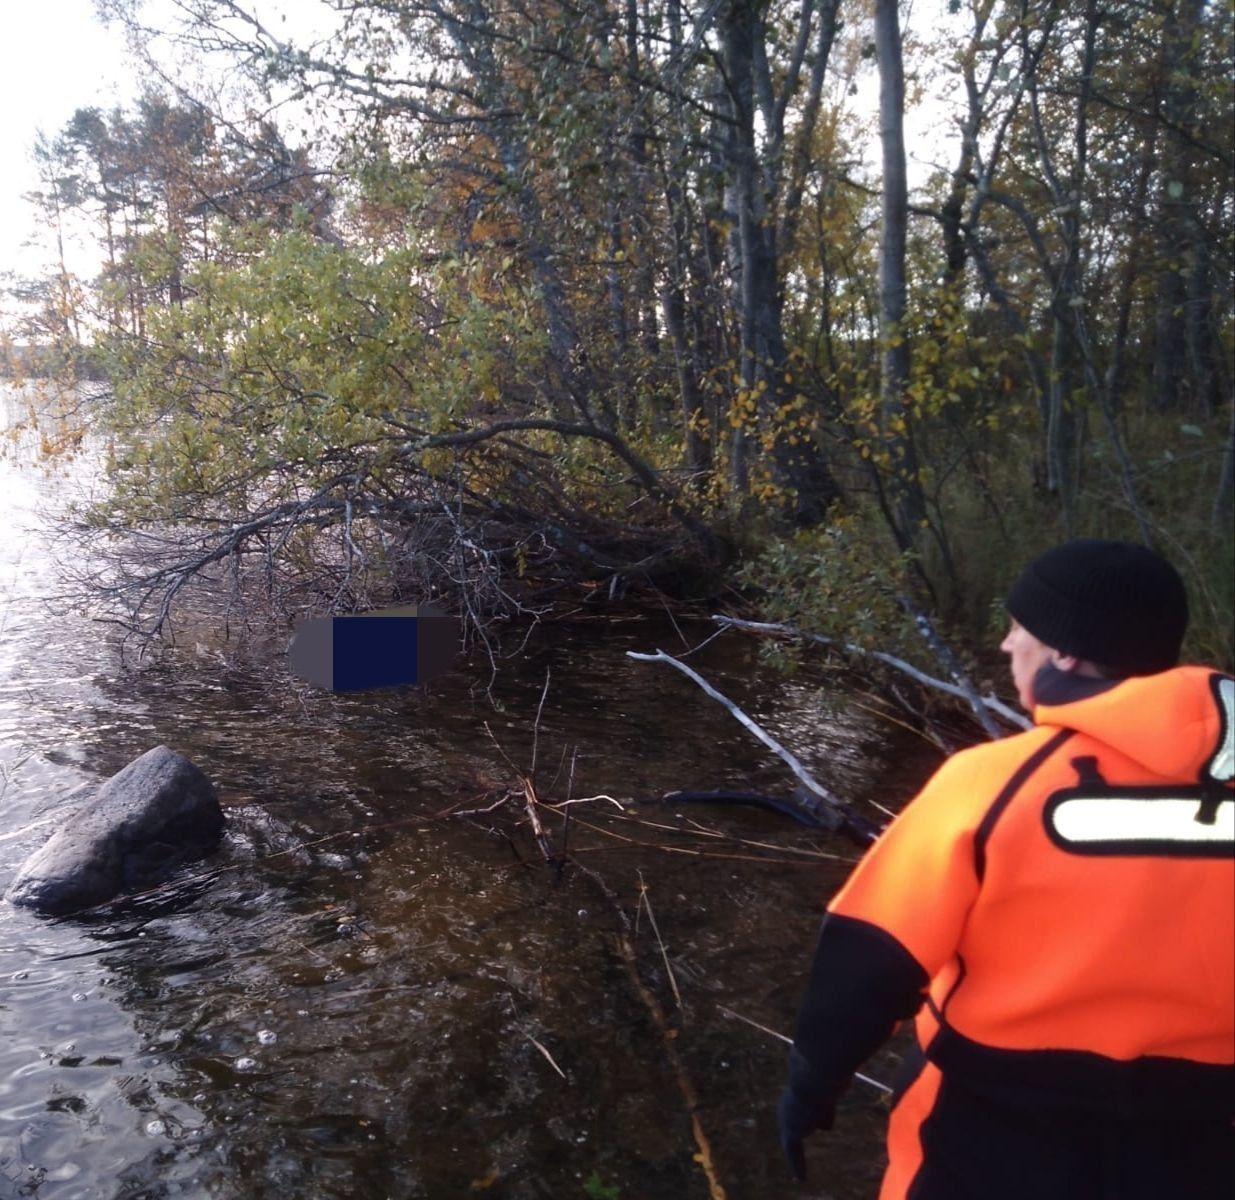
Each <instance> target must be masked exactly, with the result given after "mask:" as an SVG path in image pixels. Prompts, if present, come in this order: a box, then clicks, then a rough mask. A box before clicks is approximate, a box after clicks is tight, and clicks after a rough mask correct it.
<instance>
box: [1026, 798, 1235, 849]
mask: <svg viewBox="0 0 1235 1200" xmlns="http://www.w3.org/2000/svg"><path fill="white" fill-rule="evenodd" d="M1202 801H1203V796H1201V795H1200V794H1199V793H1193V794H1182V795H1181V794H1178V793H1176V794H1173V795H1172V794H1167V795H1164V794H1163V793H1162V792H1161V791H1149V790H1146V791H1128V792H1122V791H1107V792H1103V793H1101V794H1094V793H1092V792H1091V793H1088V794H1086V792H1085V791H1080V790H1078V791H1070V792H1063V793H1060V794H1058V795H1056V796H1054V797H1052V798H1051V800H1050V801H1049V803H1048V804H1047V806H1046V811H1045V813H1044V818H1043V819H1044V820H1045V822H1046V829H1047V832H1048V833H1049V834H1050V837H1051V841H1053V842H1054V843H1055V844H1056V845H1057V846H1059V847H1061V848H1062V849H1064V850H1070V851H1071V852H1072V853H1074V854H1155V853H1156V854H1188V855H1201V856H1204V857H1206V858H1208V857H1210V856H1213V857H1222V856H1224V855H1228V854H1232V853H1235V801H1233V800H1224V801H1222V802H1221V803H1220V804H1219V805H1218V806H1217V810H1216V815H1215V819H1214V821H1213V822H1212V823H1208V824H1207V823H1204V822H1202V821H1198V820H1197V812H1198V810H1199V808H1200V807H1201V804H1202Z"/></svg>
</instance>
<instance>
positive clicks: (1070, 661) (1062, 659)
mask: <svg viewBox="0 0 1235 1200" xmlns="http://www.w3.org/2000/svg"><path fill="white" fill-rule="evenodd" d="M1080 664H1081V660H1080V659H1079V658H1077V657H1076V655H1075V654H1060V653H1059V651H1058V650H1052V651H1051V666H1052V667H1055V668H1056V669H1057V670H1060V671H1063V672H1064V674H1065V675H1071V674H1072V672H1073V671H1075V670H1076V668H1077V667H1079V666H1080Z"/></svg>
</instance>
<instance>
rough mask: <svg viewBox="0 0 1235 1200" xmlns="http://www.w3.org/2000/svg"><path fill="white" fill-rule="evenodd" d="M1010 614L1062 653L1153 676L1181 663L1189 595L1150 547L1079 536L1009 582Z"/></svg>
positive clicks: (1120, 671) (1111, 668) (1042, 556)
mask: <svg viewBox="0 0 1235 1200" xmlns="http://www.w3.org/2000/svg"><path fill="white" fill-rule="evenodd" d="M1008 611H1009V612H1010V613H1011V614H1012V616H1013V617H1014V618H1015V619H1016V621H1017V622H1018V624H1020V625H1021V626H1023V627H1024V628H1025V629H1027V630H1028V631H1029V632H1030V633H1032V634H1033V636H1034V637H1036V638H1037V639H1038V641H1040V642H1044V643H1045V644H1046V645H1048V646H1050V647H1052V648H1053V649H1055V650H1058V651H1059V652H1060V653H1061V654H1071V655H1074V656H1075V657H1076V658H1083V659H1085V660H1087V661H1088V662H1092V663H1096V664H1097V665H1098V666H1100V667H1105V668H1106V669H1107V670H1108V671H1110V672H1111V673H1112V674H1114V675H1119V676H1126V675H1154V674H1156V673H1157V672H1158V671H1165V670H1167V669H1168V668H1170V667H1173V666H1174V665H1175V664H1176V663H1177V662H1178V661H1179V648H1180V645H1181V644H1182V642H1183V640H1184V630H1185V629H1186V628H1187V625H1188V596H1187V593H1186V592H1185V590H1184V584H1183V580H1182V579H1180V577H1179V573H1178V572H1177V571H1176V570H1175V568H1174V567H1173V566H1171V564H1170V563H1168V562H1167V561H1166V560H1165V559H1164V558H1162V557H1161V556H1160V555H1158V554H1155V553H1154V552H1153V551H1152V550H1149V549H1147V548H1146V547H1144V546H1137V545H1134V544H1133V543H1131V542H1105V541H1097V540H1092V539H1084V538H1083V539H1080V540H1078V541H1074V542H1065V543H1064V544H1063V545H1062V546H1056V547H1055V548H1054V549H1053V550H1048V551H1046V553H1045V554H1040V555H1039V556H1038V557H1037V558H1035V559H1034V560H1033V562H1031V563H1030V564H1029V566H1027V567H1026V568H1025V570H1024V571H1023V572H1022V574H1021V577H1020V578H1019V579H1018V580H1017V581H1016V583H1015V584H1014V585H1013V587H1012V591H1011V593H1010V594H1009V596H1008Z"/></svg>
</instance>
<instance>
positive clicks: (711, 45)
mask: <svg viewBox="0 0 1235 1200" xmlns="http://www.w3.org/2000/svg"><path fill="white" fill-rule="evenodd" d="M103 7H104V8H105V9H106V10H107V11H109V12H110V14H111V16H112V18H113V19H116V20H124V21H127V22H128V23H129V24H130V26H131V27H132V28H133V29H134V30H135V31H137V32H139V33H143V34H144V36H146V37H147V38H148V39H149V45H150V47H151V50H150V52H151V56H152V57H151V61H152V62H155V63H157V62H159V61H165V60H160V59H159V58H158V53H159V51H158V46H159V45H160V44H161V43H160V42H159V40H158V35H159V34H160V33H162V34H168V33H174V34H175V36H176V39H177V44H178V45H179V46H180V47H181V48H182V50H184V49H186V48H187V50H188V51H190V52H192V53H193V54H195V55H197V56H199V57H201V58H203V60H205V61H208V62H211V63H214V64H216V66H218V65H219V64H223V63H226V64H227V65H228V66H229V68H231V69H233V70H234V71H236V72H239V73H240V75H241V76H242V77H243V79H244V80H245V84H244V87H243V88H240V89H239V90H237V91H236V93H235V94H234V95H233V96H232V97H231V98H230V99H228V98H226V97H223V98H220V97H218V96H214V97H210V98H207V97H206V96H204V95H198V94H194V93H193V92H192V91H191V90H189V89H187V88H184V87H181V88H180V89H179V90H176V87H174V86H172V85H174V84H175V83H176V81H175V80H174V79H168V80H167V81H166V83H167V86H164V87H163V88H162V89H161V90H160V89H157V88H152V90H151V91H150V92H149V94H148V95H147V96H146V97H145V98H144V99H143V100H142V101H141V103H140V104H139V105H138V106H137V108H136V110H135V111H131V112H114V113H110V114H105V113H100V112H97V111H94V110H89V111H83V112H79V113H78V114H76V116H75V117H74V118H73V120H72V121H70V122H69V124H68V125H67V126H66V128H65V129H64V130H63V131H61V133H60V134H59V135H58V136H57V137H56V138H55V139H53V140H52V141H50V142H49V143H48V144H47V145H46V146H45V147H43V148H41V150H40V153H41V154H43V155H44V156H45V158H44V160H43V162H44V165H45V172H44V173H45V176H46V179H47V185H46V187H45V188H44V190H43V192H42V195H43V197H44V204H45V207H46V211H47V213H48V216H49V227H51V228H55V227H57V223H58V222H61V221H62V220H63V219H64V212H65V211H66V210H70V209H71V210H75V211H77V212H79V213H82V214H85V215H86V217H87V218H88V219H89V220H90V221H91V222H92V223H93V227H94V228H95V229H96V231H97V236H98V239H99V244H100V247H101V249H102V260H103V263H104V265H103V269H102V272H101V274H100V276H99V277H98V278H97V279H95V280H88V281H78V280H72V279H69V278H68V277H67V270H65V269H64V268H63V264H62V269H61V271H60V277H59V278H58V280H57V281H55V285H54V286H53V287H50V288H49V290H48V308H49V310H52V309H54V310H55V312H57V313H59V317H58V322H59V323H58V324H56V322H54V321H49V322H48V326H49V328H50V327H51V326H54V327H55V328H54V331H53V332H54V335H55V336H56V337H57V338H59V339H60V340H61V341H62V342H64V343H65V344H66V345H69V346H70V347H73V346H87V347H88V350H87V353H88V355H89V356H90V357H91V358H92V360H93V361H95V362H97V363H100V364H103V366H104V369H105V370H106V373H107V375H108V378H109V379H110V381H111V396H110V399H109V400H108V402H107V403H106V404H105V405H104V409H103V416H104V419H105V421H106V426H107V429H108V431H109V436H110V437H111V439H112V444H113V453H112V457H111V463H112V470H113V479H114V483H115V489H114V493H113V496H112V498H111V499H110V500H109V501H108V503H107V504H106V505H104V506H102V507H101V508H100V509H99V510H97V511H96V512H94V513H93V514H92V516H91V521H92V528H94V529H95V530H96V531H97V530H99V529H106V530H109V531H111V532H112V533H113V534H114V535H115V538H116V541H115V545H116V547H117V554H118V556H119V562H118V564H114V565H113V569H114V570H117V569H118V571H119V574H115V573H113V574H112V575H111V577H110V578H111V579H112V584H111V585H109V586H114V587H118V588H119V589H120V590H121V591H122V592H124V593H125V594H127V595H128V596H129V597H130V600H131V609H130V611H131V613H132V619H133V620H134V621H135V622H137V623H145V624H146V625H147V626H148V625H149V624H150V623H151V622H153V623H154V624H155V625H158V624H161V623H162V622H164V621H165V620H166V618H167V617H168V615H169V614H170V613H171V611H172V607H171V605H172V602H173V600H174V598H175V596H176V594H177V593H178V591H179V590H180V589H181V588H183V587H184V586H185V585H186V583H187V582H188V581H189V580H191V579H192V578H194V577H196V576H199V575H201V574H202V573H203V572H205V573H206V574H210V573H211V572H216V573H217V572H220V571H224V572H232V573H233V574H234V575H235V577H236V578H237V579H238V580H244V579H250V580H252V581H254V582H255V583H256V582H258V581H264V586H266V587H267V588H274V587H277V589H278V593H279V595H280V596H282V597H283V598H284V599H285V600H287V601H288V602H289V603H295V604H296V605H300V606H303V605H313V604H320V605H335V606H342V607H349V606H363V605H365V604H369V603H373V602H375V601H376V600H378V599H381V598H386V597H389V596H393V595H414V596H416V597H423V598H427V597H428V596H434V597H437V598H446V599H448V600H449V601H450V602H451V603H453V604H455V605H456V606H458V607H459V608H461V609H462V610H464V611H466V612H467V613H468V614H469V615H471V616H472V617H473V618H474V619H475V620H476V622H477V623H478V625H479V624H483V622H484V621H485V620H486V619H489V618H491V617H492V616H493V615H495V614H498V613H502V612H506V613H509V612H513V611H517V610H518V609H520V608H527V607H529V606H530V607H535V606H538V605H540V604H542V603H545V602H548V600H549V598H550V597H552V596H555V595H560V594H562V593H563V592H569V591H571V590H572V589H573V590H575V591H576V592H577V591H578V589H580V588H583V589H591V590H593V591H595V590H596V589H598V588H600V589H607V592H608V593H609V594H616V593H617V592H619V591H626V590H628V589H630V588H632V587H633V588H639V587H654V588H656V589H658V590H659V591H660V592H662V593H671V594H679V595H681V594H688V593H699V592H706V591H707V590H708V588H709V587H714V586H715V585H716V583H717V581H728V580H731V578H732V564H734V563H735V561H737V562H741V563H744V564H745V566H746V574H745V575H744V577H743V578H744V579H745V580H746V583H747V585H748V586H751V587H756V588H758V589H760V590H761V591H762V593H763V595H764V597H765V600H766V603H767V604H768V605H769V607H771V608H773V609H775V608H777V607H778V606H780V607H781V608H782V609H790V610H792V611H794V612H795V613H797V614H798V615H800V614H801V613H802V612H803V611H807V612H814V613H816V614H817V615H818V617H819V619H820V620H821V621H822V620H827V619H828V618H829V617H831V618H832V619H833V620H836V619H841V620H845V621H847V622H849V623H851V624H857V625H860V624H861V623H862V622H863V620H866V619H867V618H868V617H869V615H870V613H871V612H872V611H874V610H875V608H877V607H878V606H877V605H875V606H874V608H872V603H873V602H872V601H871V600H870V599H869V598H870V597H873V596H877V595H886V594H888V593H889V591H890V590H894V589H895V588H896V587H898V586H901V585H903V584H907V585H908V586H910V587H912V588H913V589H915V590H916V591H918V592H919V594H920V595H923V596H925V597H926V598H928V599H929V601H930V603H931V604H932V606H933V607H934V608H935V609H936V610H937V611H939V612H941V613H942V614H943V615H945V616H946V617H949V618H951V619H953V620H958V621H968V622H970V624H971V625H972V626H974V627H975V628H978V629H981V628H983V627H984V626H985V625H986V623H987V622H988V621H989V616H990V602H991V600H992V599H993V598H994V597H995V596H997V595H998V594H999V593H1000V591H1001V589H1002V587H1003V586H1004V585H1005V584H1006V582H1007V579H1008V575H1009V573H1010V572H1011V571H1012V570H1013V569H1014V567H1015V565H1016V563H1017V562H1018V561H1020V560H1021V559H1023V557H1024V556H1025V555H1026V554H1028V553H1031V552H1032V551H1034V550H1036V549H1038V548H1040V547H1041V546H1042V545H1043V544H1044V543H1046V542H1049V541H1055V540H1059V539H1060V538H1062V537H1064V536H1068V535H1073V534H1081V533H1090V534H1098V535H1103V536H1124V537H1130V538H1133V539H1139V540H1143V541H1146V542H1150V543H1156V544H1159V545H1160V547H1161V548H1162V549H1163V550H1164V552H1166V553H1167V554H1168V555H1169V556H1172V557H1175V558H1177V559H1178V560H1179V561H1180V565H1181V567H1183V568H1184V569H1185V570H1186V571H1187V572H1188V574H1189V582H1190V585H1191V587H1192V588H1193V591H1194V596H1195V597H1196V598H1197V599H1199V600H1200V601H1201V603H1200V604H1198V605H1196V608H1197V611H1198V613H1199V614H1200V621H1199V623H1198V630H1199V632H1198V635H1197V637H1198V641H1197V648H1198V652H1202V653H1205V654H1208V655H1210V656H1212V657H1217V658H1219V659H1223V660H1226V661H1229V660H1230V657H1231V643H1230V634H1229V614H1230V611H1231V585H1230V582H1229V579H1230V574H1231V564H1232V551H1231V524H1232V521H1231V518H1232V513H1233V507H1232V505H1233V500H1232V492H1233V489H1232V476H1233V469H1235V462H1233V459H1235V454H1233V441H1232V437H1233V430H1235V425H1233V423H1232V422H1233V417H1232V413H1233V411H1235V408H1233V405H1232V390H1233V386H1235V385H1233V383H1232V377H1231V367H1230V364H1231V353H1232V338H1233V334H1235V330H1233V327H1232V307H1233V299H1235V294H1233V289H1232V281H1233V272H1232V262H1231V246H1230V240H1229V237H1228V236H1227V231H1229V229H1230V227H1231V222H1232V216H1233V215H1235V214H1233V212H1232V208H1233V198H1232V162H1233V159H1235V146H1233V138H1235V134H1233V132H1232V131H1233V130H1235V119H1233V118H1235V103H1233V98H1232V79H1233V78H1235V74H1233V67H1235V62H1233V57H1235V52H1233V45H1232V31H1231V24H1230V21H1229V14H1228V13H1227V12H1226V10H1225V8H1224V7H1223V6H1219V5H1213V4H1207V3H1203V2H1202V0H1146V2H1144V3H1139V2H1138V3H1124V2H1122V0H1110V2H1107V3H1099V0H1086V3H1084V4H1069V3H1063V2H1062V0H1016V2H1011V0H963V2H962V0H951V2H950V3H948V4H946V5H940V6H937V7H935V8H932V9H931V11H930V13H929V14H927V13H926V12H925V9H924V8H923V7H922V6H920V5H919V6H915V7H914V9H913V10H912V11H908V10H907V9H905V8H904V7H903V6H902V7H901V9H900V11H898V6H897V5H896V4H895V3H893V2H891V0H875V2H874V3H873V4H862V3H857V2H854V3H848V2H845V3H842V2H841V0H804V2H799V3H795V4H789V3H782V2H779V0H695V2H694V3H683V0H643V2H642V3H636V2H635V0H624V2H622V3H619V2H617V0H599V2H594V3H588V4H584V5H580V4H576V3H572V2H569V0H566V2H559V0H536V2H533V3H524V2H523V0H507V2H505V3H502V4H493V3H488V2H487V0H348V2H346V3H342V2H337V3H333V4H331V5H328V6H326V9H325V11H326V12H327V13H329V14H331V15H332V16H333V19H334V20H335V21H336V22H337V25H336V27H335V28H334V30H333V32H332V34H331V36H329V37H323V38H322V39H320V40H318V41H316V42H314V41H312V40H305V41H304V42H303V43H302V44H301V43H297V41H296V39H295V37H294V36H290V37H289V35H287V34H286V33H285V32H284V31H283V30H282V29H279V28H275V27H274V26H273V25H272V26H267V25H265V24H263V21H262V15H261V12H260V11H259V9H260V6H258V7H257V8H255V9H250V8H249V7H248V6H246V4H244V3H242V0H192V2H191V3H190V2H188V0H185V2H183V3H181V4H179V5H178V6H177V9H178V12H179V23H178V24H177V26H176V28H175V29H174V30H172V29H167V30H162V31H156V30H150V29H145V30H143V28H142V20H143V14H142V6H141V5H140V4H139V3H136V2H135V0H108V2H107V3H106V4H105V5H104V6H103ZM872 87H873V88H875V89H876V90H877V91H878V94H879V101H878V103H877V104H874V103H872V104H870V105H869V106H867V105H865V104H864V103H863V97H865V96H867V95H874V94H875V92H874V91H872V90H871V89H872ZM280 106H281V107H280ZM867 109H868V111H867ZM929 112H933V113H935V114H936V115H935V116H934V118H933V121H931V122H930V133H929V137H926V135H919V136H922V137H924V138H925V141H924V143H923V144H919V145H912V144H911V145H910V150H911V151H914V152H916V157H917V158H918V160H919V161H920V160H921V159H922V158H924V157H929V158H931V159H932V160H933V161H935V162H936V163H937V164H938V165H937V166H936V167H935V168H934V169H933V170H931V171H930V172H927V173H925V174H923V173H921V172H919V174H918V175H916V176H914V177H913V178H910V176H909V174H908V173H907V172H906V154H905V137H904V133H903V124H904V122H905V121H906V118H908V120H909V122H910V126H911V128H914V129H918V130H921V129H922V128H923V124H924V122H923V120H922V117H923V114H924V113H929ZM296 121H300V122H302V123H305V122H307V123H308V124H309V125H310V127H311V133H312V134H313V136H312V137H310V138H302V139H300V144H299V145H297V143H296V140H295V139H293V138H292V136H291V134H290V132H289V130H290V129H291V127H292V126H293V125H294V124H295V123H296ZM75 289H76V290H75ZM173 531H174V532H173ZM276 581H277V582H276ZM863 596H866V597H867V599H866V600H865V601H864V600H863ZM829 606H830V607H829Z"/></svg>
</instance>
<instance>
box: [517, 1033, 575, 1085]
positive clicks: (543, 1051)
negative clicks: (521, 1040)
mask: <svg viewBox="0 0 1235 1200" xmlns="http://www.w3.org/2000/svg"><path fill="white" fill-rule="evenodd" d="M527 1040H528V1041H529V1042H531V1043H532V1045H533V1046H535V1047H536V1049H537V1050H539V1051H540V1052H541V1054H543V1055H544V1056H545V1059H546V1060H547V1061H548V1063H549V1066H551V1067H552V1068H553V1069H554V1070H555V1071H556V1072H557V1073H558V1074H559V1075H560V1076H561V1077H562V1078H563V1079H565V1078H566V1072H565V1071H563V1070H562V1068H561V1067H559V1066H558V1065H557V1063H555V1062H554V1061H553V1055H552V1054H550V1053H549V1051H548V1050H546V1049H545V1047H544V1046H542V1045H541V1044H540V1043H539V1042H538V1041H537V1040H536V1039H535V1038H534V1037H532V1035H531V1034H530V1033H529V1034H528V1035H527Z"/></svg>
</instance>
